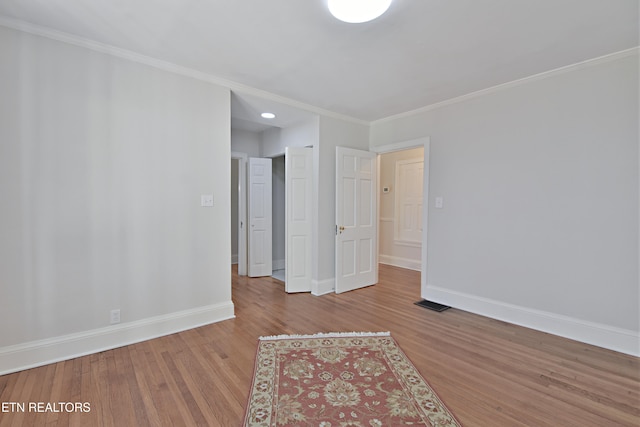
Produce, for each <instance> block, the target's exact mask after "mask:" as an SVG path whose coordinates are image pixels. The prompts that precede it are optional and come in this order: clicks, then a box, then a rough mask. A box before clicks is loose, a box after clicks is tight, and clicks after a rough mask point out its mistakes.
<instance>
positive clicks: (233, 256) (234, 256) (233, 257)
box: [231, 254, 238, 264]
mask: <svg viewBox="0 0 640 427" xmlns="http://www.w3.org/2000/svg"><path fill="white" fill-rule="evenodd" d="M237 263H238V254H231V264H237Z"/></svg>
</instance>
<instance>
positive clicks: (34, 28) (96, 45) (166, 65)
mask: <svg viewBox="0 0 640 427" xmlns="http://www.w3.org/2000/svg"><path fill="white" fill-rule="evenodd" d="M0 26H3V27H7V28H11V29H14V30H18V31H22V32H25V33H29V34H33V35H35V36H40V37H46V38H48V39H51V40H56V41H59V42H63V43H67V44H71V45H75V46H80V47H83V48H86V49H90V50H93V51H96V52H100V53H104V54H107V55H111V56H114V57H117V58H121V59H126V60H129V61H133V62H137V63H140V64H144V65H148V66H150V67H154V68H157V69H160V70H163V71H168V72H170V73H174V74H179V75H182V76H186V77H191V78H194V79H197V80H201V81H204V82H207V83H212V84H215V85H218V86H224V87H226V88H229V89H231V90H232V91H234V92H238V93H244V94H247V95H253V96H257V97H260V98H265V99H268V100H271V101H274V102H278V103H281V104H285V105H288V106H291V107H294V108H299V109H301V110H305V111H309V112H312V113H316V114H320V115H323V116H326V117H333V118H335V119H339V120H344V121H347V122H351V123H356V124H361V125H364V126H368V125H369V122H368V121H366V120H361V119H356V118H355V117H350V116H346V115H344V114H340V113H336V112H334V111H329V110H325V109H323V108H320V107H316V106H314V105H310V104H305V103H303V102H300V101H296V100H294V99H290V98H286V97H284V96H280V95H276V94H273V93H271V92H267V91H265V90H262V89H258V88H254V87H251V86H247V85H244V84H242V83H237V82H234V81H232V80H227V79H223V78H221V77H217V76H214V75H212V74H207V73H203V72H201V71H197V70H194V69H191V68H187V67H183V66H181V65H176V64H173V63H170V62H167V61H162V60H159V59H156V58H152V57H150V56H146V55H142V54H139V53H136V52H133V51H130V50H126V49H121V48H119V47H115V46H111V45H108V44H105V43H100V42H96V41H93V40H89V39H86V38H83V37H78V36H75V35H72V34H68V33H65V32H62V31H57V30H52V29H50V28H46V27H42V26H40V25H36V24H31V23H28V22H25V21H21V20H19V19H13V18H9V17H7V16H1V15H0Z"/></svg>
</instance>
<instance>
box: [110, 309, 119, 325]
mask: <svg viewBox="0 0 640 427" xmlns="http://www.w3.org/2000/svg"><path fill="white" fill-rule="evenodd" d="M116 323H120V309H117V310H111V324H112V325H115V324H116Z"/></svg>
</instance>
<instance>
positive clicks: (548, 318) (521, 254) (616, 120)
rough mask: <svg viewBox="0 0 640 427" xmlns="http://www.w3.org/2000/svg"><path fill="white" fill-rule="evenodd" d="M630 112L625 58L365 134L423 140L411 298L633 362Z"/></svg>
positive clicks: (633, 64)
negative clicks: (426, 177)
mask: <svg viewBox="0 0 640 427" xmlns="http://www.w3.org/2000/svg"><path fill="white" fill-rule="evenodd" d="M638 113H639V111H638V55H637V51H636V52H635V54H633V55H631V56H629V55H620V56H618V57H615V58H613V59H610V60H608V61H602V60H601V61H594V62H593V63H591V64H588V65H586V66H579V67H575V68H574V69H571V70H564V71H563V72H557V73H550V74H548V75H547V76H545V77H541V78H535V79H531V80H529V81H526V82H520V83H518V84H514V85H510V86H506V87H503V88H500V89H498V90H494V91H487V92H486V93H485V94H483V95H481V96H474V97H469V98H468V99H464V100H460V102H456V103H450V104H448V105H443V106H441V107H440V108H433V109H425V111H422V112H418V113H416V114H413V115H408V116H405V117H398V118H395V119H393V120H384V121H379V122H377V123H374V124H373V126H372V133H371V145H372V146H373V147H375V146H379V145H384V144H389V143H392V142H397V141H402V140H410V139H414V138H417V137H421V136H430V137H431V154H430V156H431V162H430V163H431V164H430V189H429V193H430V197H431V203H430V211H429V224H428V229H429V232H428V239H429V241H428V248H429V250H428V283H427V286H426V289H424V290H423V297H425V298H429V299H433V300H435V301H438V302H442V303H445V304H450V305H453V306H457V307H461V308H464V309H467V310H470V311H476V312H480V313H483V314H487V315H490V316H492V317H496V318H502V319H504V320H507V321H510V322H514V323H520V324H525V325H528V326H531V327H534V328H538V329H542V330H547V331H549V332H552V333H556V334H559V335H564V336H569V337H572V338H575V339H579V340H582V341H585V342H591V343H594V344H596V345H601V346H604V347H608V348H613V349H617V350H620V351H625V352H628V353H633V354H640V350H639V348H640V347H639V345H640V343H639V342H638V330H639V329H640V327H639V325H640V315H639V307H638V306H639V301H640V295H639V281H638V218H639V213H638ZM438 196H442V197H444V209H434V207H433V199H434V198H435V197H438Z"/></svg>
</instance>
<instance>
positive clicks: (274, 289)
mask: <svg viewBox="0 0 640 427" xmlns="http://www.w3.org/2000/svg"><path fill="white" fill-rule="evenodd" d="M419 282H420V277H419V273H418V272H414V271H409V270H404V269H400V268H395V267H389V266H381V269H380V282H379V284H378V285H376V286H372V287H369V288H365V289H361V290H357V291H352V292H348V293H345V294H341V295H333V294H332V295H325V296H322V297H314V296H311V295H309V294H295V295H287V294H285V292H284V288H283V285H282V283H281V282H278V281H277V280H274V279H272V278H263V279H248V278H246V277H238V276H237V275H236V272H235V269H234V275H233V301H234V304H235V309H236V319H233V320H228V321H224V322H220V323H216V324H213V325H209V326H204V327H201V328H197V329H192V330H189V331H185V332H181V333H178V334H173V335H169V336H166V337H163V338H158V339H155V340H150V341H146V342H142V343H139V344H135V345H130V346H127V347H122V348H118V349H114V350H109V351H104V352H101V353H97V354H93V355H90V356H85V357H80V358H77V359H73V360H69V361H65V362H60V363H55V364H52V365H48V366H43V367H40V368H35V369H30V370H27V371H23V372H18V373H15V374H10V375H4V376H1V377H0V404H2V403H5V404H7V403H8V402H45V403H47V402H88V403H89V404H90V409H91V410H90V412H85V413H71V414H69V413H65V412H48V413H28V412H25V413H21V412H9V413H7V412H5V413H2V412H0V426H2V427H4V426H67V425H71V426H118V427H120V426H196V425H202V426H225V427H226V426H237V425H240V424H241V422H242V418H243V413H244V405H245V402H246V399H247V396H248V392H249V387H250V383H251V376H252V371H253V362H254V356H255V350H256V345H257V339H258V337H259V336H262V335H279V334H312V333H317V332H329V331H342V332H346V331H390V332H391V334H392V336H393V337H394V338H395V339H396V341H397V342H398V343H399V344H400V347H401V348H402V349H403V350H404V352H405V353H406V354H407V356H408V357H409V358H410V359H411V360H412V361H413V363H414V364H415V366H416V367H417V368H418V370H419V371H420V372H421V373H422V375H423V376H424V377H425V378H426V379H427V381H428V382H429V383H430V384H431V385H432V387H433V388H434V389H435V390H436V392H437V393H438V395H439V396H440V397H441V398H442V399H443V400H444V402H445V403H446V404H447V406H448V407H449V409H450V410H451V411H452V412H453V413H454V414H455V415H456V417H457V418H458V419H459V420H460V421H461V423H462V424H463V425H466V426H483V427H484V426H581V427H583V426H598V427H601V426H634V427H638V426H640V359H638V358H635V357H632V356H628V355H623V354H620V353H616V352H613V351H609V350H604V349H601V348H597V347H593V346H589V345H586V344H581V343H578V342H574V341H570V340H567V339H563V338H559V337H556V336H553V335H549V334H545V333H541V332H537V331H533V330H530V329H526V328H522V327H518V326H514V325H511V324H507V323H504V322H500V321H496V320H492V319H488V318H485V317H482V316H477V315H474V314H471V313H467V312H464V311H460V310H456V309H450V310H447V311H445V312H443V313H436V312H433V311H430V310H427V309H424V308H422V307H418V306H415V305H414V304H413V302H414V301H417V300H419V299H420V285H419ZM27 409H28V408H27Z"/></svg>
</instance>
